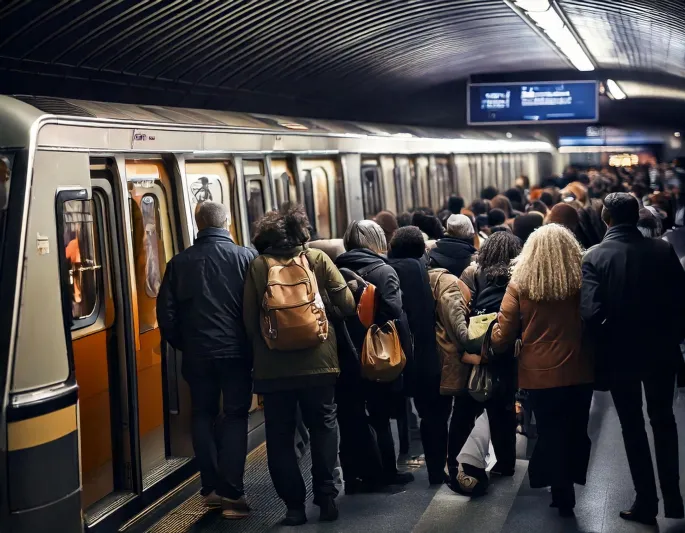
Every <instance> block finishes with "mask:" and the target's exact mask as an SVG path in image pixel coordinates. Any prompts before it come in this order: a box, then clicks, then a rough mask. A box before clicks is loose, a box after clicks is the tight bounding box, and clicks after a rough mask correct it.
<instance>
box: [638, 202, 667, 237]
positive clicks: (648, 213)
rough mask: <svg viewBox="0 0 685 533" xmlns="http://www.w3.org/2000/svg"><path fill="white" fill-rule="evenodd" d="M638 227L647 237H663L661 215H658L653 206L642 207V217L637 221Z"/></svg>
mask: <svg viewBox="0 0 685 533" xmlns="http://www.w3.org/2000/svg"><path fill="white" fill-rule="evenodd" d="M637 229H639V230H640V233H642V235H644V236H645V237H648V238H652V239H658V238H659V237H661V235H662V233H663V230H662V224H661V217H660V216H659V215H658V213H657V211H656V209H654V208H653V207H643V208H642V209H640V218H639V219H638V221H637Z"/></svg>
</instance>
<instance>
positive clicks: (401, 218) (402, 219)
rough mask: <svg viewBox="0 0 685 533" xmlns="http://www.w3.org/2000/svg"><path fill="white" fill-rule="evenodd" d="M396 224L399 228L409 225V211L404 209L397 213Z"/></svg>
mask: <svg viewBox="0 0 685 533" xmlns="http://www.w3.org/2000/svg"><path fill="white" fill-rule="evenodd" d="M397 226H398V227H400V228H403V227H405V226H411V213H408V212H407V211H405V212H404V213H400V214H399V215H397Z"/></svg>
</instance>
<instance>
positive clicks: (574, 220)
mask: <svg viewBox="0 0 685 533" xmlns="http://www.w3.org/2000/svg"><path fill="white" fill-rule="evenodd" d="M579 221H580V217H579V216H578V211H577V209H576V208H575V207H573V206H572V205H570V204H567V203H561V204H557V205H555V206H554V207H553V208H552V209H551V211H550V212H549V215H547V224H561V225H562V226H564V227H566V228H568V229H569V230H571V232H573V233H575V232H576V230H577V229H578V223H579Z"/></svg>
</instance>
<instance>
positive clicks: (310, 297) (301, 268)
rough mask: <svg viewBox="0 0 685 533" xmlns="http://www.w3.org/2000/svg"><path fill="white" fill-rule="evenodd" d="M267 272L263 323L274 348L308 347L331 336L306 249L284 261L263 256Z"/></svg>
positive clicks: (268, 339)
mask: <svg viewBox="0 0 685 533" xmlns="http://www.w3.org/2000/svg"><path fill="white" fill-rule="evenodd" d="M262 258H263V259H264V261H265V263H266V266H267V268H268V271H267V282H266V289H265V291H264V298H263V299H262V310H261V324H262V336H263V337H264V342H266V345H267V346H268V347H269V349H270V350H281V351H291V350H304V349H307V348H313V347H315V346H318V345H320V344H321V343H322V342H324V341H325V340H326V339H327V338H328V319H327V318H326V309H325V307H324V304H323V300H322V298H321V294H320V293H319V286H318V283H317V281H316V275H315V274H314V270H313V268H312V267H311V265H310V263H309V260H308V259H307V255H306V252H302V253H300V254H299V255H297V256H295V257H293V258H292V259H289V260H287V261H286V262H285V263H282V262H280V261H278V260H276V259H274V258H269V257H266V256H262Z"/></svg>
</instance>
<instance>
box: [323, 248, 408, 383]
mask: <svg viewBox="0 0 685 533" xmlns="http://www.w3.org/2000/svg"><path fill="white" fill-rule="evenodd" d="M335 265H336V266H337V267H338V268H348V269H350V270H352V271H353V272H356V273H358V272H359V270H361V269H362V268H364V267H368V266H371V265H374V266H376V267H377V268H375V269H374V270H372V271H371V272H369V273H368V274H367V275H366V276H364V279H365V280H366V281H368V282H369V283H371V284H373V285H374V286H375V287H376V292H377V293H378V295H379V300H378V309H377V311H376V319H375V323H376V324H379V325H382V324H385V323H386V322H388V321H389V320H398V321H399V322H398V326H399V327H398V329H399V334H400V340H401V342H402V349H403V350H404V353H405V355H406V357H407V366H408V367H409V366H411V360H412V358H413V346H412V341H411V338H410V336H409V327H408V323H407V316H406V314H405V313H404V311H403V309H402V291H401V290H400V280H399V277H398V276H397V272H395V269H394V268H392V267H391V266H390V265H388V264H387V260H386V258H385V257H383V256H381V255H378V254H377V253H374V252H372V251H371V250H366V249H361V250H350V251H349V252H345V253H343V254H341V255H339V256H338V257H337V258H336V260H335ZM345 322H346V324H347V331H348V332H349V338H350V340H351V342H352V344H353V347H354V351H356V354H355V353H352V354H351V353H350V349H349V348H348V347H346V346H342V345H341V344H340V343H339V345H338V356H339V357H340V367H341V379H346V378H347V376H345V375H343V374H349V372H347V370H348V369H349V368H353V366H354V363H356V361H354V359H356V355H357V354H359V353H361V349H362V346H363V344H364V338H365V336H366V329H364V328H363V327H362V326H361V324H360V323H359V320H358V319H357V318H356V317H353V318H351V319H347V320H346V321H345ZM408 337H409V338H408ZM398 381H399V383H398V384H397V386H398V387H399V386H401V385H402V383H401V380H398Z"/></svg>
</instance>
